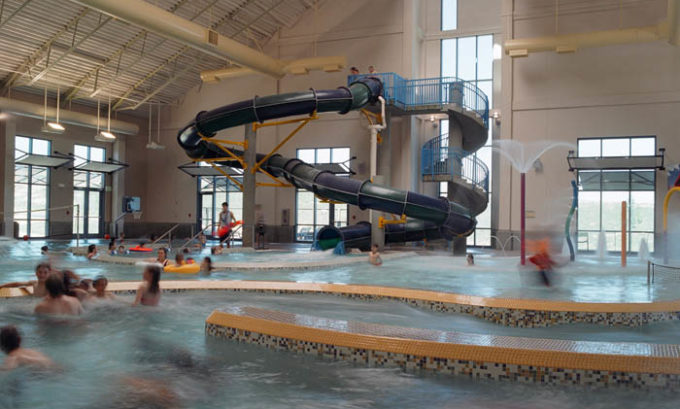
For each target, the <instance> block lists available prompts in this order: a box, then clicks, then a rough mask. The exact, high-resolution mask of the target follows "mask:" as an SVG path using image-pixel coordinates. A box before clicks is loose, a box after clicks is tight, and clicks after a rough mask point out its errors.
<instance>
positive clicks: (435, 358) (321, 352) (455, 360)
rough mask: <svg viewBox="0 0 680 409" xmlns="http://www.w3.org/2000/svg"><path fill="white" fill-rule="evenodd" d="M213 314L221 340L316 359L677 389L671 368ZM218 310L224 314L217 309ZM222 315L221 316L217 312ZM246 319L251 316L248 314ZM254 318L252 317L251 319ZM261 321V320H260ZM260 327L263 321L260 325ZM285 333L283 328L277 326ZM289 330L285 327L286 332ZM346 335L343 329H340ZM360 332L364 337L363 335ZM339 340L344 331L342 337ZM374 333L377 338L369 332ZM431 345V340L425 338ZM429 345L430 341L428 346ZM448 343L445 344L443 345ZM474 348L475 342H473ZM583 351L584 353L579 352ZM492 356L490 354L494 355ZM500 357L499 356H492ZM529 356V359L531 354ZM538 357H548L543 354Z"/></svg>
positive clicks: (679, 380) (211, 328) (210, 331)
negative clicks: (556, 361) (560, 359)
mask: <svg viewBox="0 0 680 409" xmlns="http://www.w3.org/2000/svg"><path fill="white" fill-rule="evenodd" d="M214 314H215V313H213V315H211V317H209V318H208V320H206V326H205V332H206V335H208V336H212V337H216V338H221V339H227V340H231V341H236V342H243V343H248V344H254V345H259V346H262V347H265V348H268V349H273V350H277V351H287V352H294V353H298V354H306V355H312V356H316V357H319V358H324V359H330V360H341V361H348V362H352V363H355V364H362V365H367V366H370V367H385V368H401V369H402V370H406V371H430V372H437V373H442V374H450V375H458V376H467V377H469V378H476V379H493V380H498V381H516V382H526V383H541V384H554V385H566V384H571V385H592V386H604V387H611V386H625V387H629V388H650V387H653V388H671V389H673V390H677V389H680V375H678V374H677V373H652V372H636V371H622V370H607V369H578V368H563V367H553V366H549V365H540V364H539V365H537V364H535V363H534V362H530V361H529V362H527V363H526V364H520V363H508V360H509V359H508V360H506V359H503V358H504V357H512V356H513V354H514V350H513V349H512V348H506V347H487V348H486V349H487V352H488V353H487V354H484V353H481V354H477V358H475V359H469V358H463V356H464V355H465V353H464V352H461V353H460V355H459V356H458V357H456V356H455V353H454V354H449V355H452V356H442V355H445V354H443V353H442V354H441V355H438V354H436V353H434V354H429V355H428V354H426V353H423V351H418V344H419V342H418V341H416V340H408V339H403V340H399V341H401V342H402V343H403V344H405V346H404V348H403V349H408V350H409V353H402V352H393V351H389V350H380V349H376V348H370V347H367V344H380V343H381V341H382V340H380V339H376V340H374V341H375V342H372V343H367V342H365V340H362V339H357V340H356V342H355V343H354V345H336V344H333V343H332V340H334V339H335V338H338V337H339V334H340V333H335V334H334V331H327V330H317V331H318V332H320V333H322V332H325V333H326V334H325V339H326V340H327V341H328V342H319V341H310V340H308V339H306V338H307V337H305V335H304V334H309V333H310V331H314V330H315V329H314V328H309V327H301V328H302V329H301V331H300V332H301V333H303V335H301V336H297V335H296V336H295V337H294V338H293V337H291V336H282V335H278V334H276V332H277V329H276V328H272V330H271V332H272V334H268V333H263V332H258V331H253V330H249V329H247V328H243V327H244V326H247V325H243V322H240V323H239V324H237V326H231V325H229V324H228V323H224V322H222V323H215V322H211V320H212V321H218V319H215V318H214ZM220 314H224V313H220ZM222 318H224V317H222ZM251 319H252V318H251ZM252 320H255V321H257V319H252ZM260 321H262V320H260ZM258 324H259V325H256V326H255V327H259V328H262V326H263V323H262V322H260V323H258ZM264 325H265V326H266V323H265V324H264ZM282 332H286V331H282ZM288 332H289V333H290V331H288ZM342 335H348V334H342ZM319 337H321V338H324V335H323V334H321V335H318V336H316V337H315V338H317V339H318V338H319ZM363 337H365V336H363ZM342 338H343V341H345V342H344V343H345V344H347V342H346V338H347V337H346V336H344V337H342ZM375 338H379V337H375ZM395 342H398V341H395V339H394V338H387V339H386V340H385V341H384V342H383V344H384V345H385V348H383V349H389V348H388V346H394V344H395ZM430 344H432V343H430ZM430 346H431V345H430ZM447 346H451V345H447ZM453 347H455V348H458V349H459V350H461V351H464V350H465V348H466V346H464V345H453ZM477 348H478V347H477ZM425 349H427V350H429V351H433V350H437V349H438V348H437V346H436V345H435V346H434V347H432V348H425ZM532 352H533V355H530V357H538V359H536V360H535V361H540V360H541V354H542V353H543V352H544V351H532ZM582 355H585V354H582ZM494 358H496V359H494ZM498 358H500V359H498ZM608 358H610V357H607V356H605V357H604V358H603V359H602V362H601V364H602V366H603V367H605V368H606V367H607V366H608V364H610V363H611V360H609V359H608ZM530 360H534V359H531V358H530ZM544 361H550V360H549V359H547V360H545V359H544Z"/></svg>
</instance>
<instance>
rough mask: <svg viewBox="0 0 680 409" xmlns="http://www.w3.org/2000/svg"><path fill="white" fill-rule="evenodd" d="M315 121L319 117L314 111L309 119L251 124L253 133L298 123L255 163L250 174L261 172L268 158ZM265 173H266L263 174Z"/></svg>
mask: <svg viewBox="0 0 680 409" xmlns="http://www.w3.org/2000/svg"><path fill="white" fill-rule="evenodd" d="M315 119H319V117H318V116H317V115H316V111H314V112H313V113H312V115H311V116H310V117H309V118H297V119H288V120H285V121H275V122H268V123H266V124H258V123H253V131H257V130H258V129H259V128H262V127H265V126H275V125H285V124H292V123H297V122H300V125H298V126H297V128H295V129H294V130H293V131H292V132H291V133H290V134H288V136H286V137H285V138H283V140H282V141H281V142H279V144H278V145H276V146H275V147H274V149H272V151H271V152H269V153H268V154H267V155H265V157H264V158H262V160H260V161H259V162H257V163H256V164H255V166H254V167H253V168H252V169H251V170H250V172H251V173H253V174H254V173H255V172H257V171H258V170H262V169H261V166H262V164H263V163H265V162H266V161H267V160H269V158H271V157H272V155H274V154H275V153H276V152H277V151H278V150H279V149H281V147H282V146H283V145H285V144H286V143H287V142H288V141H289V140H290V139H291V138H292V137H293V136H294V135H295V134H296V133H298V132H299V131H300V129H302V128H304V127H305V125H307V124H308V123H309V122H310V121H313V120H315ZM265 173H266V172H265Z"/></svg>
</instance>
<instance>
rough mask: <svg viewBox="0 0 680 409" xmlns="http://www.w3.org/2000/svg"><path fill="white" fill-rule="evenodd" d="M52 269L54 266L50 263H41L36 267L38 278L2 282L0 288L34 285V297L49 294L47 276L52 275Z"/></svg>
mask: <svg viewBox="0 0 680 409" xmlns="http://www.w3.org/2000/svg"><path fill="white" fill-rule="evenodd" d="M51 271H52V268H51V267H50V265H49V264H48V263H40V264H38V266H37V267H36V268H35V277H36V279H37V280H31V281H19V282H14V283H7V284H2V285H0V288H17V287H19V288H21V287H32V290H33V296H34V297H44V296H46V295H47V290H46V289H45V280H47V276H49V275H50V272H51Z"/></svg>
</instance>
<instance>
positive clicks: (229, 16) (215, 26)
mask: <svg viewBox="0 0 680 409" xmlns="http://www.w3.org/2000/svg"><path fill="white" fill-rule="evenodd" d="M254 1H255V0H246V1H244V2H243V3H242V4H241V6H240V7H239V8H237V9H235V10H234V11H232V12H230V13H229V14H227V15H226V16H224V17H222V18H221V19H219V20H218V21H216V22H215V23H213V24H212V26H211V27H210V28H211V29H212V30H217V29H218V28H219V27H220V26H222V25H223V24H225V23H227V22H229V21H233V20H232V19H233V17H234V16H235V15H236V14H238V12H239V11H241V10H243V8H245V7H248V5H250V4H251V3H252V2H254ZM215 3H216V1H213V2H212V3H210V4H209V6H207V7H204V8H203V9H201V10H200V11H199V12H198V13H196V14H195V15H194V17H193V18H192V19H191V20H192V21H193V20H195V19H197V18H198V17H199V16H200V15H201V14H203V13H205V12H206V11H207V10H208V9H209V8H210V7H212V5H213V4H215ZM165 41H166V40H163V41H162V42H161V44H162V43H164V42H165ZM187 50H189V46H184V47H182V48H181V49H180V50H179V51H178V52H177V53H176V54H175V55H174V56H173V58H170V59H168V60H166V61H165V62H164V63H163V64H162V65H161V66H159V67H157V68H156V69H154V70H153V71H151V72H150V73H149V74H147V75H146V76H145V77H144V78H142V79H141V80H139V81H137V82H136V83H135V84H134V85H133V86H132V87H130V88H129V89H128V90H127V91H125V93H124V94H123V95H122V96H121V97H120V99H118V100H117V101H116V102H115V103H114V104H113V109H117V108H118V107H119V106H120V105H121V104H122V103H123V102H125V99H126V98H127V97H128V96H130V94H132V93H133V92H134V91H135V90H136V89H137V88H139V87H140V86H141V85H142V84H144V83H145V82H146V81H148V80H149V79H151V78H152V77H153V76H154V75H156V73H158V72H159V71H160V70H161V69H163V68H165V66H166V65H167V64H170V63H172V62H173V61H174V60H175V58H177V57H179V55H178V54H181V53H184V52H185V51H187ZM136 62H137V61H136ZM136 62H135V63H136ZM135 63H133V64H131V65H130V67H131V66H133V65H134V64H135ZM107 85H108V83H107Z"/></svg>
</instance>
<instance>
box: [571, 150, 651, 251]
mask: <svg viewBox="0 0 680 409" xmlns="http://www.w3.org/2000/svg"><path fill="white" fill-rule="evenodd" d="M655 153H656V137H630V138H618V137H616V138H587V139H586V138H584V139H579V140H578V156H579V157H598V158H599V157H631V156H652V155H654V154H655ZM578 182H579V195H578V218H577V227H578V228H577V230H578V249H579V250H585V251H588V250H596V249H597V246H598V242H599V235H600V234H599V233H600V232H601V231H603V232H605V236H606V242H607V250H608V251H620V250H621V202H622V201H625V202H627V204H628V221H627V224H628V230H627V236H628V237H627V238H628V251H637V250H638V249H639V248H640V242H641V241H642V239H643V238H644V239H645V240H646V241H647V245H648V246H649V250H650V251H654V215H655V213H654V206H655V185H656V173H655V171H654V169H634V170H628V169H621V170H610V169H608V170H587V171H579V172H578Z"/></svg>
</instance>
